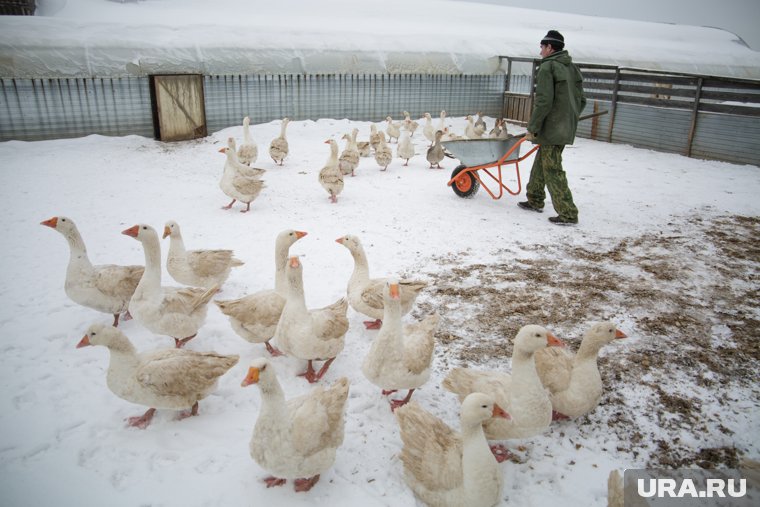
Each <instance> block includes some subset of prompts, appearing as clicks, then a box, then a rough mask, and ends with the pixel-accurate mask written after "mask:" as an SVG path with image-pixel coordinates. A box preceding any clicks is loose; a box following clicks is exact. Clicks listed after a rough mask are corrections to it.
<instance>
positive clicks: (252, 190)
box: [219, 138, 266, 213]
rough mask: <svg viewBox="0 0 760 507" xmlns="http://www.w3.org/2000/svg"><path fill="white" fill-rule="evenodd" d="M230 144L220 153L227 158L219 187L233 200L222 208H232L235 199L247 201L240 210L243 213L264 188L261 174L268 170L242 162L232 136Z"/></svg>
mask: <svg viewBox="0 0 760 507" xmlns="http://www.w3.org/2000/svg"><path fill="white" fill-rule="evenodd" d="M227 144H228V146H227V147H225V148H221V149H220V150H219V153H224V154H225V155H227V160H226V161H225V163H224V172H223V173H222V179H221V181H220V182H219V188H221V189H222V192H224V193H225V194H227V196H229V197H231V198H232V201H230V203H229V204H228V205H226V206H222V209H230V208H232V205H233V204H235V201H238V200H239V201H241V202H244V203H246V207H245V209H244V210H240V212H241V213H247V212H248V211H250V209H251V203H252V202H253V200H254V199H256V197H258V196H259V194H260V193H261V190H262V189H263V188H264V182H263V181H261V176H262V175H263V174H264V173H265V172H266V170H265V169H257V168H251V167H248V166H247V165H244V164H241V163H240V161H239V160H238V158H237V155H236V154H235V148H234V145H235V140H234V139H232V138H230V139H228V140H227Z"/></svg>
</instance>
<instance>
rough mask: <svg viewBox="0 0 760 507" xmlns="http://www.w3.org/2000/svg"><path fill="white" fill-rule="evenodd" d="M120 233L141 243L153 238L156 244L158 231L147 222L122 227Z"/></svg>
mask: <svg viewBox="0 0 760 507" xmlns="http://www.w3.org/2000/svg"><path fill="white" fill-rule="evenodd" d="M121 233H122V234H124V235H125V236H129V237H131V238H135V239H136V240H137V241H139V242H141V243H144V242H145V241H148V240H155V242H156V244H158V233H157V232H156V230H155V229H154V228H153V227H151V226H150V225H147V224H137V225H133V226H132V227H130V228H129V229H124V230H123V231H121Z"/></svg>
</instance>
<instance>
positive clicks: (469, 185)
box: [441, 111, 607, 199]
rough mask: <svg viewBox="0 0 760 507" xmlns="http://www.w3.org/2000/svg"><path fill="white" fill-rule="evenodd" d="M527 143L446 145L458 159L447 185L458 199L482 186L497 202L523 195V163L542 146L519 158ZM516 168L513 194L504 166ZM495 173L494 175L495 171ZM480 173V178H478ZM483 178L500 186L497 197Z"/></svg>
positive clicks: (492, 141) (497, 141)
mask: <svg viewBox="0 0 760 507" xmlns="http://www.w3.org/2000/svg"><path fill="white" fill-rule="evenodd" d="M603 114H607V111H599V112H597V113H592V114H588V115H586V116H581V117H580V118H578V121H582V120H587V119H589V118H594V117H596V116H601V115H603ZM523 141H525V134H520V135H517V136H510V137H508V138H506V139H464V140H462V139H460V140H456V141H444V142H443V143H441V144H443V147H444V148H446V150H448V151H449V153H451V154H452V155H453V157H454V158H458V159H459V161H460V162H461V165H458V166H457V167H456V168H455V169H454V171H453V172H452V173H451V179H450V180H449V181H448V183H447V185H448V186H450V187H451V189H452V190H453V191H454V193H455V194H457V195H458V196H459V197H464V198H466V199H467V198H470V197H472V196H474V195H475V194H476V193H477V192H478V190H479V189H480V187H481V185H482V186H483V188H485V189H486V192H488V194H489V195H490V196H491V197H493V198H494V199H500V198H501V196H502V195H504V191H505V190H506V191H507V192H509V193H510V194H512V195H519V194H520V192H521V191H522V182H521V180H520V162H522V161H523V160H525V159H526V158H528V157H529V156H531V155H532V154H533V153H534V152H535V151H536V150H537V149H538V148H539V145H536V146H534V147H532V148H531V149H530V150H528V152H527V153H526V154H525V155H523V156H522V157H521V156H520V145H521V144H522V143H523ZM509 165H514V166H515V174H516V175H517V188H516V189H515V190H512V189H511V188H509V187H508V186H507V185H505V184H504V178H503V173H502V167H503V166H509ZM494 169H495V171H494ZM479 172H480V173H481V174H479ZM482 174H486V175H488V176H489V177H490V178H491V179H492V180H493V181H495V182H496V183H497V184H498V194H496V193H494V192H492V191H491V189H490V188H488V186H487V185H486V184H485V181H484V178H483V177H482Z"/></svg>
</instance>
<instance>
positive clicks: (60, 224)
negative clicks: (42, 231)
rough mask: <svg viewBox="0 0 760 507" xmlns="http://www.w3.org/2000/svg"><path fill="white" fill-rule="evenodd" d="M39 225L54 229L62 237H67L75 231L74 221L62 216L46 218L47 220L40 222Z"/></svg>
mask: <svg viewBox="0 0 760 507" xmlns="http://www.w3.org/2000/svg"><path fill="white" fill-rule="evenodd" d="M40 225H45V226H47V227H50V228H51V229H55V230H56V231H58V232H60V233H61V234H63V235H64V236H68V235H69V234H71V233H72V232H76V231H77V226H76V224H74V221H73V220H71V219H70V218H68V217H64V216H57V217H52V218H48V219H47V220H43V221H42V222H40Z"/></svg>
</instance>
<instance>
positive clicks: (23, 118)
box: [0, 77, 153, 141]
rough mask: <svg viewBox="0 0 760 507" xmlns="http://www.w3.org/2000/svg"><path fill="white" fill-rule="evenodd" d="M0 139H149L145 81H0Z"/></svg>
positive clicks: (150, 132)
mask: <svg viewBox="0 0 760 507" xmlns="http://www.w3.org/2000/svg"><path fill="white" fill-rule="evenodd" d="M0 90H2V91H1V93H0V140H9V139H17V140H21V141H37V140H42V139H58V138H65V137H80V136H86V135H90V134H102V135H108V136H123V135H129V134H136V135H143V136H148V137H153V117H152V113H151V105H150V88H149V85H148V78H137V77H135V78H113V79H111V78H109V79H89V78H88V79H74V78H71V79H0Z"/></svg>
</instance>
